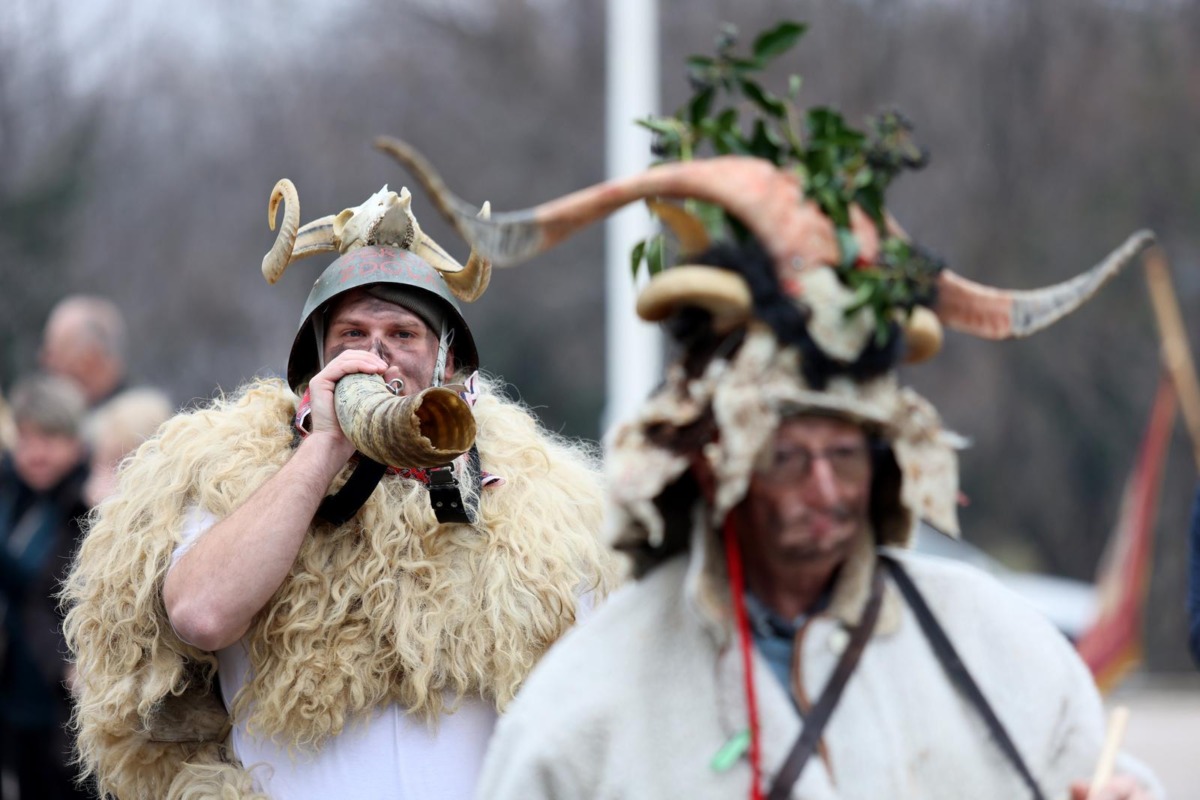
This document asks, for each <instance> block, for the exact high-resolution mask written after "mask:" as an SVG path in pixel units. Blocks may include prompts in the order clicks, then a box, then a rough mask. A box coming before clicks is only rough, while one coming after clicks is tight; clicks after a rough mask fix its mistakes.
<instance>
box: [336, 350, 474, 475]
mask: <svg viewBox="0 0 1200 800" xmlns="http://www.w3.org/2000/svg"><path fill="white" fill-rule="evenodd" d="M334 407H335V409H336V411H337V417H338V422H339V423H340V424H341V426H342V430H344V431H345V432H346V436H347V438H349V439H350V441H352V442H353V443H354V446H355V447H356V448H357V449H358V451H359V452H360V453H362V454H363V455H365V456H367V457H368V458H371V459H374V460H375V461H378V462H379V463H381V464H388V465H390V466H395V467H440V466H442V465H444V464H449V463H450V462H451V461H453V460H454V459H455V458H458V457H459V456H460V455H462V454H463V453H465V452H466V451H467V450H469V449H471V445H472V444H474V443H475V417H474V416H473V415H472V414H471V407H470V406H469V405H468V404H467V401H466V400H463V399H462V398H461V397H459V395H458V393H457V392H455V391H454V390H453V389H448V388H446V387H444V386H435V387H432V388H429V389H425V390H424V391H422V392H419V393H417V394H415V395H412V396H410V397H397V396H396V395H394V394H392V393H391V391H389V390H388V388H387V386H385V385H384V382H383V378H381V377H379V376H378V375H367V374H363V373H354V374H351V375H347V376H346V377H344V378H342V379H341V380H339V381H338V382H337V387H336V388H335V389H334Z"/></svg>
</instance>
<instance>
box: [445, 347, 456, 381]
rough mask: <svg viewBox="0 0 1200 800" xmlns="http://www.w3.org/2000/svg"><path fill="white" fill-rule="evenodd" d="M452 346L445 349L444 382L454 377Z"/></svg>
mask: <svg viewBox="0 0 1200 800" xmlns="http://www.w3.org/2000/svg"><path fill="white" fill-rule="evenodd" d="M454 366H455V365H454V345H450V347H448V348H447V349H446V382H447V383H448V382H449V381H450V379H451V378H453V377H454Z"/></svg>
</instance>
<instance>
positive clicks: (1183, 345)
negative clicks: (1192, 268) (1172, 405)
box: [1144, 247, 1200, 469]
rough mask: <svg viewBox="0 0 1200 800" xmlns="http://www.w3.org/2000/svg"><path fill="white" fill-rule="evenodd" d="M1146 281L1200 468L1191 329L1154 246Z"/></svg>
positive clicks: (1199, 402)
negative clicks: (1189, 334) (1189, 344)
mask: <svg viewBox="0 0 1200 800" xmlns="http://www.w3.org/2000/svg"><path fill="white" fill-rule="evenodd" d="M1144 263H1145V265H1146V282H1147V283H1148V284H1149V286H1150V300H1151V302H1152V303H1153V304H1154V316H1155V318H1156V319H1157V320H1158V330H1159V334H1160V337H1161V339H1162V359H1163V365H1164V366H1165V367H1166V369H1167V374H1168V375H1170V376H1171V384H1172V385H1173V386H1174V387H1175V394H1176V396H1177V397H1178V398H1179V407H1180V410H1181V411H1182V412H1183V421H1184V423H1185V424H1186V425H1187V429H1188V434H1189V436H1190V437H1191V440H1192V455H1193V457H1194V458H1195V460H1196V467H1197V469H1200V380H1198V379H1197V378H1196V365H1195V362H1194V361H1193V360H1192V351H1191V348H1190V347H1189V346H1188V337H1187V329H1186V327H1185V326H1184V324H1183V316H1182V315H1181V314H1180V313H1179V300H1178V299H1177V298H1176V297H1175V289H1174V288H1173V287H1172V285H1171V271H1170V267H1169V266H1168V265H1167V259H1166V256H1164V255H1163V252H1162V248H1159V247H1152V248H1151V249H1150V250H1149V251H1147V253H1146V255H1145V262H1144Z"/></svg>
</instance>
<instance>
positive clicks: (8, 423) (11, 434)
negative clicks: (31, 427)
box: [0, 394, 17, 453]
mask: <svg viewBox="0 0 1200 800" xmlns="http://www.w3.org/2000/svg"><path fill="white" fill-rule="evenodd" d="M16 441H17V429H16V427H15V426H14V425H13V421H12V409H11V408H9V407H8V401H7V400H5V399H4V395H3V394H0V453H7V452H8V451H9V450H10V449H12V446H13V443H14V442H16Z"/></svg>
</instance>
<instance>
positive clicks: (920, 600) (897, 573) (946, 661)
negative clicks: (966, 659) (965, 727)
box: [880, 556, 1045, 800]
mask: <svg viewBox="0 0 1200 800" xmlns="http://www.w3.org/2000/svg"><path fill="white" fill-rule="evenodd" d="M880 559H881V560H882V561H883V563H884V564H885V565H886V566H887V569H888V571H889V572H890V573H891V575H892V580H894V581H895V582H896V586H897V587H898V588H899V589H900V593H901V594H902V595H904V600H905V601H906V602H907V603H908V606H909V608H911V609H912V611H913V614H914V615H915V616H916V618H917V622H918V623H920V625H921V630H922V631H923V632H924V633H925V638H926V639H928V640H929V644H930V646H931V647H932V648H933V652H934V654H935V655H937V659H938V661H939V662H940V663H941V665H942V669H944V670H945V671H946V675H947V676H948V677H949V678H950V681H951V683H953V684H954V686H955V688H956V689H958V691H959V692H961V693H962V694H963V696H964V697H966V699H967V700H968V701H969V702H970V703H971V705H973V706H974V707H975V710H976V711H978V712H979V715H980V716H981V717H983V721H984V722H985V723H986V724H987V727H988V731H990V732H991V734H992V738H993V739H994V740H995V742H996V745H997V746H998V747H999V748H1000V750H1001V752H1003V753H1004V755H1005V757H1006V758H1007V759H1008V760H1009V761H1010V762H1012V765H1013V767H1015V768H1016V770H1017V772H1018V773H1019V774H1020V775H1021V780H1023V781H1024V782H1025V785H1026V786H1028V787H1029V791H1030V794H1032V795H1033V797H1034V798H1035V800H1045V795H1043V794H1042V790H1041V788H1039V787H1038V784H1037V781H1036V780H1034V777H1033V774H1032V773H1030V771H1029V767H1028V766H1026V764H1025V760H1024V759H1023V758H1021V753H1020V751H1019V750H1017V746H1016V744H1014V743H1013V740H1012V738H1011V737H1010V736H1009V735H1008V731H1007V730H1005V728H1004V723H1002V722H1001V721H1000V718H999V717H997V716H996V712H995V711H993V710H992V706H991V705H990V704H989V703H988V701H987V698H986V697H985V696H984V694H983V691H982V690H980V688H979V685H978V684H977V683H975V679H974V678H972V677H971V673H970V672H969V671H967V665H966V664H964V663H963V660H962V658H960V657H959V655H958V651H957V650H955V649H954V644H953V643H952V642H951V641H950V637H948V636H947V635H946V631H945V630H944V629H943V628H942V626H941V625H940V624H939V623H938V621H937V618H936V617H934V615H933V611H931V610H930V608H929V604H928V603H926V602H925V598H924V597H922V596H921V593H920V591H918V590H917V585H916V584H915V583H913V580H912V578H911V577H909V574H908V573H907V572H905V570H904V567H903V566H901V564H900V562H899V561H897V560H896V559H894V558H891V557H889V556H880Z"/></svg>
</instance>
